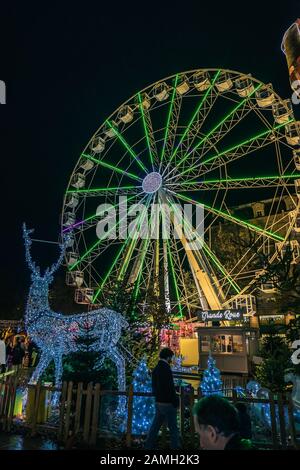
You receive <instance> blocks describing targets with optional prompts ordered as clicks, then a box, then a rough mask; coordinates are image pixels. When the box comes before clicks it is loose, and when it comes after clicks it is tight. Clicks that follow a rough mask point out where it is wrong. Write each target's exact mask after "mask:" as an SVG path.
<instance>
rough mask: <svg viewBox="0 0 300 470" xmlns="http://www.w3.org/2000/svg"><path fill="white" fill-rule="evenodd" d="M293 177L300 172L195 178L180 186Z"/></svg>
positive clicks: (299, 176) (296, 176)
mask: <svg viewBox="0 0 300 470" xmlns="http://www.w3.org/2000/svg"><path fill="white" fill-rule="evenodd" d="M291 178H294V179H297V178H300V173H294V174H289V175H268V176H245V177H239V178H224V179H214V180H203V181H196V180H195V181H187V182H185V183H180V186H188V185H190V184H215V183H232V182H239V181H260V180H272V179H279V180H281V179H291ZM174 185H175V186H176V183H174ZM167 186H168V185H167ZM170 186H172V185H170ZM254 187H255V186H254Z"/></svg>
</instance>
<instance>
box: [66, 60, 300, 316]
mask: <svg viewBox="0 0 300 470" xmlns="http://www.w3.org/2000/svg"><path fill="white" fill-rule="evenodd" d="M299 144H300V123H299V122H297V121H295V119H294V117H293V111H292V107H291V103H290V101H289V100H282V99H281V98H280V97H279V96H278V95H277V94H276V93H275V91H274V90H273V88H272V85H271V84H264V83H262V82H260V81H259V80H256V79H255V78H253V77H252V76H251V75H244V74H241V73H238V72H234V71H230V70H218V69H200V70H193V71H188V72H184V73H179V74H176V75H173V76H171V77H168V78H164V79H162V80H160V81H158V82H156V83H154V84H152V85H150V86H148V87H147V88H145V89H143V90H141V91H140V92H138V93H136V94H135V95H134V96H132V97H131V98H130V99H128V100H127V101H126V102H125V103H123V104H122V105H121V106H120V107H119V108H118V109H117V110H116V111H114V112H113V113H112V114H111V115H110V116H109V117H108V118H107V119H106V120H105V122H104V123H103V124H102V125H101V126H100V127H99V129H98V130H97V131H96V133H95V134H94V135H93V137H92V138H91V140H90V141H89V142H88V144H87V146H86V147H85V149H84V150H83V152H82V154H81V155H80V157H79V159H78V162H77V164H76V166H75V168H74V171H73V173H72V175H71V178H70V181H69V185H68V188H67V191H66V195H65V199H64V207H63V212H62V230H63V232H64V233H65V232H69V233H70V234H71V240H70V245H69V248H68V252H67V258H66V262H67V267H68V271H67V283H68V284H69V285H73V286H74V287H75V288H76V291H75V299H76V301H77V302H78V303H87V304H90V305H99V304H101V305H102V304H105V298H106V296H107V293H108V292H110V291H111V289H113V286H114V285H115V283H116V281H122V282H124V283H125V285H126V286H128V289H129V290H130V289H132V293H133V295H135V296H136V298H138V299H139V303H140V305H141V307H143V305H144V306H145V305H146V304H147V296H148V295H149V292H150V290H151V289H154V291H156V292H159V295H160V298H164V299H165V300H164V301H165V303H166V307H167V308H168V309H169V310H170V311H171V312H172V314H174V316H176V317H178V316H179V317H182V318H189V317H192V316H193V315H194V312H195V310H197V309H212V310H214V309H220V308H225V307H232V308H240V307H245V308H246V310H247V313H248V314H250V315H251V314H252V313H253V312H254V310H255V306H254V297H253V295H252V294H253V291H254V288H255V285H256V281H257V279H258V278H259V276H261V275H262V273H263V272H262V271H261V270H260V271H258V270H257V267H255V263H254V255H253V253H252V251H251V249H250V247H247V246H244V247H243V248H242V247H239V248H236V249H234V250H232V246H234V245H232V237H233V238H236V240H238V239H239V237H240V238H244V239H245V237H246V238H247V237H250V238H251V237H252V239H255V244H256V249H257V250H258V251H262V252H264V253H267V254H268V256H269V259H270V261H271V262H272V261H273V260H275V259H276V256H278V252H280V251H281V250H284V248H285V246H286V243H287V240H290V237H291V235H293V236H294V235H295V233H297V232H299V231H300V218H299V216H298V208H299V198H298V193H299V195H300V150H299V148H300V147H299ZM125 196H126V198H127V204H128V205H133V204H143V206H144V207H146V209H147V213H148V214H149V213H151V214H153V213H154V211H152V209H153V207H154V206H156V207H159V209H160V210H159V211H155V214H156V215H155V218H156V220H155V223H154V227H155V231H156V235H155V236H152V237H149V236H148V237H143V236H142V234H140V235H139V236H136V237H130V236H129V235H128V236H122V237H121V236H119V235H117V236H114V237H112V236H99V234H98V235H97V224H99V220H100V218H101V214H100V213H99V210H98V209H97V208H99V206H101V205H102V204H109V205H110V207H113V208H115V209H116V211H117V212H118V209H120V205H121V204H122V202H121V201H123V200H124V197H125ZM184 204H188V205H190V206H191V207H193V208H194V209H196V207H198V206H199V205H200V206H201V207H202V208H203V210H204V225H203V233H204V234H203V236H202V239H201V245H199V248H197V249H192V250H191V249H189V244H188V240H189V239H190V238H189V236H191V238H192V237H194V240H195V239H196V241H197V237H200V235H199V233H198V230H197V227H195V226H193V224H192V222H191V223H190V224H189V223H187V224H186V226H185V230H184V231H182V230H180V227H179V226H178V220H179V214H177V215H178V217H177V216H176V213H175V215H174V212H173V216H172V215H171V216H170V211H168V210H167V208H168V207H175V208H176V209H175V210H176V211H179V208H180V207H183V205H184ZM253 207H254V209H253ZM249 208H251V211H252V212H251V213H250V212H249ZM253 210H254V212H253ZM102 216H103V213H102ZM145 217H147V214H146V213H145V212H141V213H140V215H139V217H138V218H136V219H135V224H136V225H135V226H134V227H135V228H140V227H144V226H145V223H146V219H145ZM151 217H152V216H151ZM121 223H122V217H121V216H119V217H118V218H117V219H116V220H115V221H114V223H113V224H110V229H109V230H108V232H110V231H111V232H113V233H114V234H115V233H117V234H118V233H119V232H118V229H119V228H120V225H121ZM167 225H168V226H170V225H171V227H172V229H173V230H171V231H170V234H171V236H170V237H163V236H162V234H163V233H164V230H165V228H166V226H167ZM123 235H124V234H123ZM293 243H294V246H295V248H296V250H295V257H296V256H298V254H299V249H298V242H297V240H296V239H294V240H293ZM229 246H231V251H230V249H229ZM265 288H266V289H267V287H265ZM269 288H270V286H269Z"/></svg>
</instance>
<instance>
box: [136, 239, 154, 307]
mask: <svg viewBox="0 0 300 470" xmlns="http://www.w3.org/2000/svg"><path fill="white" fill-rule="evenodd" d="M149 242H150V239H148V240H147V239H145V240H144V243H143V244H144V245H146V243H147V245H146V246H145V247H144V246H143V248H142V261H141V264H140V267H139V272H138V278H137V283H136V285H135V289H134V294H133V299H134V301H136V299H137V296H138V293H139V290H140V285H141V277H142V272H143V266H144V261H145V258H146V253H147V250H148V246H149Z"/></svg>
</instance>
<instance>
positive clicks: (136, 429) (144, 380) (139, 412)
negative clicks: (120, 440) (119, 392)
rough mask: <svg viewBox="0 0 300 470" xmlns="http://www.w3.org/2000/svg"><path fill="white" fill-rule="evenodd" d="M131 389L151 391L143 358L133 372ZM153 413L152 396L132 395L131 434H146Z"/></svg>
mask: <svg viewBox="0 0 300 470" xmlns="http://www.w3.org/2000/svg"><path fill="white" fill-rule="evenodd" d="M132 385H133V391H134V392H141V393H152V384H151V376H150V373H149V370H148V367H147V363H146V359H145V358H143V359H142V360H141V361H140V363H139V365H138V367H137V368H136V369H135V371H134V372H133V382H132ZM154 415H155V400H154V398H153V397H143V396H141V397H139V396H137V397H134V398H133V413H132V434H135V435H139V436H140V435H143V434H147V432H148V430H149V428H150V425H151V423H152V421H153V418H154Z"/></svg>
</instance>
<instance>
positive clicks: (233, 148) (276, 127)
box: [170, 119, 294, 179]
mask: <svg viewBox="0 0 300 470" xmlns="http://www.w3.org/2000/svg"><path fill="white" fill-rule="evenodd" d="M293 121H294V120H293V119H291V120H289V121H288V122H286V123H284V124H278V126H275V127H274V128H273V129H271V130H267V131H264V132H261V133H260V134H257V135H255V136H254V137H250V138H249V139H246V140H244V141H243V142H241V143H239V144H237V145H234V146H232V147H230V148H228V149H226V150H223V151H222V152H219V153H217V155H214V156H212V157H209V158H207V159H206V160H203V161H202V162H201V163H200V164H196V165H193V166H192V167H191V168H187V169H186V170H184V171H182V172H181V175H184V174H186V173H189V172H190V171H192V170H194V169H195V168H197V167H198V166H199V165H205V164H206V163H209V162H210V161H212V160H215V159H216V158H219V157H221V156H222V155H225V154H227V153H229V152H232V151H233V150H236V149H237V148H239V147H242V146H243V145H246V144H249V143H251V142H253V141H254V140H256V139H259V138H260V137H264V136H266V135H268V134H271V132H273V131H274V130H277V129H280V128H281V127H283V126H286V125H287V124H288V123H290V122H293ZM193 152H194V149H193V150H191V151H190V152H189V154H188V155H190V154H191V153H193ZM172 178H174V177H172ZM172 178H170V179H172Z"/></svg>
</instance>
